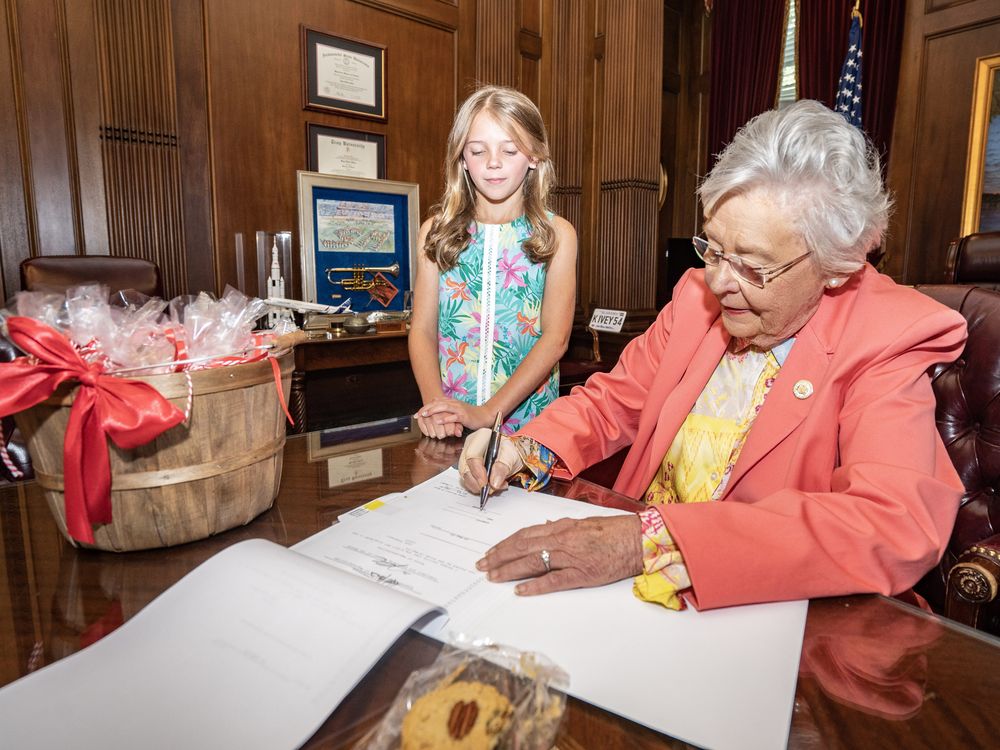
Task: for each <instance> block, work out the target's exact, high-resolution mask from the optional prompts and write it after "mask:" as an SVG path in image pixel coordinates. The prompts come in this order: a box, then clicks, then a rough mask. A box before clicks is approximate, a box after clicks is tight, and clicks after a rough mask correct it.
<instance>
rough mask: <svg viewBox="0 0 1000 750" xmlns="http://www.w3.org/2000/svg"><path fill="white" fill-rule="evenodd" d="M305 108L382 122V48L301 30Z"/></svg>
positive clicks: (340, 37) (383, 84) (383, 108)
mask: <svg viewBox="0 0 1000 750" xmlns="http://www.w3.org/2000/svg"><path fill="white" fill-rule="evenodd" d="M302 69H303V76H302V78H303V84H304V89H305V92H304V98H305V102H304V104H303V106H304V107H305V108H306V109H317V110H321V111H325V112H338V113H340V114H345V115H354V116H356V117H368V118H371V119H373V120H385V47H383V46H381V45H378V44H371V43H369V42H362V41H360V40H358V39H349V38H347V37H343V36H333V35H331V34H324V33H323V32H321V31H316V30H315V29H310V28H307V27H305V26H303V27H302Z"/></svg>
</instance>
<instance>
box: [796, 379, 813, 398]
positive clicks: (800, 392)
mask: <svg viewBox="0 0 1000 750" xmlns="http://www.w3.org/2000/svg"><path fill="white" fill-rule="evenodd" d="M792 393H794V394H795V398H803V399H804V398H809V397H810V396H811V395H813V384H812V383H810V382H809V381H808V380H800V381H798V382H797V383H796V384H795V385H793V386H792Z"/></svg>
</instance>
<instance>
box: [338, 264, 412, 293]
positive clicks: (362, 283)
mask: <svg viewBox="0 0 1000 750" xmlns="http://www.w3.org/2000/svg"><path fill="white" fill-rule="evenodd" d="M332 273H349V274H351V275H350V277H349V278H346V279H334V278H332V277H331V276H330V274H332ZM369 273H370V274H371V277H369V278H366V277H365V274H369ZM379 273H387V274H389V275H390V276H399V263H393V264H392V265H391V266H364V265H361V264H360V263H359V264H357V265H355V266H351V267H350V268H327V269H326V280H327V281H328V282H329V283H330V284H340V285H341V286H342V287H343V288H344V289H345V290H347V291H349V292H363V291H365V290H368V289H372V288H374V287H375V286H376V285H377V284H379V280H378V279H376V278H375V274H379Z"/></svg>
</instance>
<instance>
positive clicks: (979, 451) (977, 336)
mask: <svg viewBox="0 0 1000 750" xmlns="http://www.w3.org/2000/svg"><path fill="white" fill-rule="evenodd" d="M916 288H917V289H918V290H919V291H921V292H923V293H924V294H926V295H927V296H929V297H932V298H934V299H936V300H937V301H938V302H941V303H942V304H944V305H947V306H948V307H950V308H952V309H954V310H957V311H958V312H960V313H961V314H962V315H963V316H964V317H965V319H966V320H967V321H968V324H969V339H968V341H967V342H966V344H965V349H964V351H963V352H962V354H961V356H960V357H959V358H958V359H957V360H956V361H955V362H953V363H951V364H947V365H935V366H934V367H933V368H931V370H930V375H931V379H932V383H933V387H934V394H935V396H936V397H937V415H936V420H937V426H938V431H939V432H940V433H941V437H942V438H943V439H944V444H945V446H946V447H947V449H948V455H949V456H950V457H951V460H952V462H953V463H954V464H955V468H956V469H957V470H958V474H959V476H960V477H961V478H962V483H963V484H964V485H965V494H964V495H963V496H962V504H961V507H960V508H959V511H958V518H957V520H956V522H955V530H954V531H953V532H952V536H951V541H950V542H949V544H948V550H947V551H946V552H945V555H944V558H943V559H942V560H941V563H940V564H939V565H938V566H937V567H936V568H935V569H934V570H932V571H931V572H930V573H928V574H927V575H926V576H925V577H924V579H923V580H922V581H921V582H920V584H919V585H918V586H917V590H918V591H919V592H920V593H921V594H922V595H923V596H924V597H926V598H927V600H928V601H929V602H930V603H931V605H932V606H933V607H934V609H935V610H936V611H938V612H943V611H944V600H945V588H946V583H947V580H948V573H949V571H950V570H951V567H952V566H953V565H954V564H955V562H956V560H957V559H958V556H959V555H960V554H961V553H962V552H963V551H965V550H966V549H968V548H969V547H970V546H972V545H975V544H977V543H978V542H981V541H982V540H984V539H987V538H988V537H990V536H992V535H994V534H995V533H997V531H1000V494H998V493H997V488H998V487H1000V293H998V292H995V291H992V290H989V289H982V288H980V287H976V286H958V285H950V284H941V285H922V286H917V287H916Z"/></svg>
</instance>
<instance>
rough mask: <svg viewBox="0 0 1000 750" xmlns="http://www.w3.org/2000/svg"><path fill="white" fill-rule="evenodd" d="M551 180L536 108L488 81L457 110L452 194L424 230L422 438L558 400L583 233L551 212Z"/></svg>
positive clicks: (419, 357)
mask: <svg viewBox="0 0 1000 750" xmlns="http://www.w3.org/2000/svg"><path fill="white" fill-rule="evenodd" d="M554 182H555V174H554V171H553V168H552V164H551V163H550V162H549V147H548V142H547V138H546V135H545V125H544V124H543V123H542V117H541V114H540V113H539V112H538V108H537V107H535V105H534V104H533V103H532V101H531V100H530V99H528V97H526V96H524V95H523V94H521V93H520V92H517V91H514V90H512V89H507V88H500V87H495V86H489V87H486V88H482V89H480V90H478V91H476V92H475V93H474V94H473V95H472V96H470V97H469V98H468V99H467V100H466V101H465V103H464V104H463V105H462V107H461V109H459V111H458V114H457V115H456V116H455V123H454V125H452V129H451V134H450V135H449V137H448V150H447V156H446V158H445V191H444V195H443V196H442V198H441V202H440V203H439V204H438V205H437V206H436V207H435V209H434V215H433V216H432V217H431V218H430V219H428V220H427V221H425V222H424V224H423V226H421V227H420V236H419V240H418V246H419V248H420V252H419V253H418V262H417V277H416V283H415V285H414V299H413V318H412V321H411V327H410V338H409V347H410V361H411V363H412V366H413V374H414V376H415V377H416V380H417V385H418V386H419V388H420V395H421V398H422V400H423V403H424V405H423V407H422V408H421V409H420V410H419V411H418V412H417V414H416V415H415V417H416V418H417V421H418V423H419V425H420V429H421V431H422V432H423V434H425V435H427V436H429V437H437V438H443V437H447V436H449V435H454V436H456V437H457V436H459V435H461V434H462V429H463V427H465V428H469V429H472V430H474V429H477V428H480V427H492V426H493V422H494V419H495V418H496V415H497V412H498V411H499V412H501V413H502V414H503V417H504V424H503V430H504V432H505V433H508V434H509V433H511V432H514V431H515V430H517V429H518V428H520V427H521V426H522V425H523V424H525V423H526V422H527V421H528V420H530V419H531V418H532V417H534V416H535V415H537V414H538V413H539V412H540V411H541V410H542V409H544V408H545V407H546V406H547V405H548V404H550V403H551V402H552V401H553V400H555V398H556V397H557V396H558V394H559V365H558V362H559V358H560V357H561V356H562V355H563V353H564V352H565V351H566V345H567V342H568V341H569V334H570V328H571V327H572V324H573V306H574V300H575V295H576V232H574V231H573V227H572V226H570V224H569V222H567V221H565V220H564V219H561V218H559V217H557V216H554V215H552V213H551V212H549V211H547V210H546V208H547V198H548V194H549V190H550V189H551V188H552V186H553V184H554Z"/></svg>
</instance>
